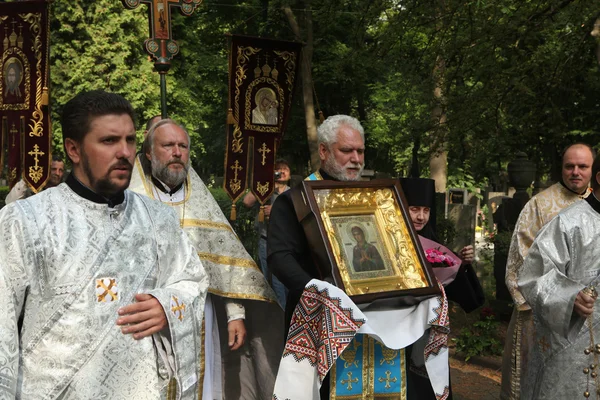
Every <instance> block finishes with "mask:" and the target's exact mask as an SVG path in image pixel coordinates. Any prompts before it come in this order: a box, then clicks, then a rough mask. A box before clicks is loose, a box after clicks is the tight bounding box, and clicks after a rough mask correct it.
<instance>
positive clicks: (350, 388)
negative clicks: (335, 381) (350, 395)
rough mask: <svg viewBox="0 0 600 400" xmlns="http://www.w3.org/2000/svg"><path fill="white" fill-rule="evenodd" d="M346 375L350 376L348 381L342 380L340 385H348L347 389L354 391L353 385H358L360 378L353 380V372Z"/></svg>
mask: <svg viewBox="0 0 600 400" xmlns="http://www.w3.org/2000/svg"><path fill="white" fill-rule="evenodd" d="M346 375H348V379H342V380H341V381H340V383H341V384H342V385H346V384H347V385H348V386H346V389H348V390H352V384H353V383H358V378H354V379H352V372H348V373H347V374H346Z"/></svg>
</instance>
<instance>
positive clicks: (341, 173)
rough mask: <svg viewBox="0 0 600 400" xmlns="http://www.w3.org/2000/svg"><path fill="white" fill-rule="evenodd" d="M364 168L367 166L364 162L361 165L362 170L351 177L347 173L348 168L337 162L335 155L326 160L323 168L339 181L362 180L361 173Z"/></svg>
mask: <svg viewBox="0 0 600 400" xmlns="http://www.w3.org/2000/svg"><path fill="white" fill-rule="evenodd" d="M364 168H365V166H364V164H363V165H361V166H360V171H358V174H356V177H355V178H351V177H349V176H348V175H346V168H344V167H342V166H341V165H338V164H337V163H336V162H335V159H334V158H333V157H329V158H328V159H327V161H325V163H324V164H323V169H324V170H325V172H327V173H328V174H329V175H331V177H333V178H335V179H337V180H338V181H342V182H351V181H358V180H360V175H361V174H362V172H363V169H364Z"/></svg>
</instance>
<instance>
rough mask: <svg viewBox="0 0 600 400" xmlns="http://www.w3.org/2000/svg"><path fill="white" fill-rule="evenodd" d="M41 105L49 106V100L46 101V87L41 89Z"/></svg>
mask: <svg viewBox="0 0 600 400" xmlns="http://www.w3.org/2000/svg"><path fill="white" fill-rule="evenodd" d="M41 100H42V105H43V106H47V105H48V104H50V100H49V99H48V88H47V87H45V86H44V87H43V88H42V99H41Z"/></svg>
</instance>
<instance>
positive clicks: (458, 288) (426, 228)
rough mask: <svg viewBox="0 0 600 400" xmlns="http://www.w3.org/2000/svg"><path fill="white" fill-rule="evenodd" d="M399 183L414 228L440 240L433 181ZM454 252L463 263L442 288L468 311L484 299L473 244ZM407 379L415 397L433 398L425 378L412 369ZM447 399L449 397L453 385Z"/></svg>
mask: <svg viewBox="0 0 600 400" xmlns="http://www.w3.org/2000/svg"><path fill="white" fill-rule="evenodd" d="M400 184H401V186H402V191H403V192H404V197H405V198H406V202H407V204H408V211H409V214H410V219H411V221H412V223H413V226H414V228H415V230H416V231H417V233H418V234H419V235H420V236H423V237H425V238H427V239H429V240H433V241H434V242H438V243H439V242H440V241H439V239H438V237H437V234H436V231H435V222H436V207H435V181H434V180H433V179H426V178H401V179H400ZM440 244H443V243H440ZM457 255H458V256H459V257H460V259H461V260H462V261H463V263H462V265H461V267H460V269H459V271H458V273H457V274H456V277H455V278H454V280H453V281H452V282H450V283H449V284H448V285H446V287H445V288H444V289H445V292H446V296H447V298H448V300H452V301H454V302H456V303H458V304H459V305H460V306H461V307H462V308H463V309H464V310H465V311H466V312H471V311H473V310H475V309H476V308H478V307H480V306H482V305H483V303H484V301H485V298H484V295H483V290H482V288H481V284H480V283H479V280H478V279H477V276H476V275H475V271H474V270H473V267H472V266H471V262H472V261H473V260H474V250H473V246H470V245H469V246H465V247H463V248H462V249H461V251H460V252H459V254H457ZM408 379H409V380H410V381H412V382H413V388H415V389H416V391H417V392H418V393H416V396H415V397H414V398H418V399H428V398H433V399H434V398H435V394H434V393H433V390H431V388H430V387H428V386H427V385H426V384H425V379H426V378H424V377H422V376H419V375H418V374H416V373H415V372H412V371H411V372H409V374H408ZM429 386H430V385H429ZM448 398H449V399H451V398H452V386H450V395H449V397H448Z"/></svg>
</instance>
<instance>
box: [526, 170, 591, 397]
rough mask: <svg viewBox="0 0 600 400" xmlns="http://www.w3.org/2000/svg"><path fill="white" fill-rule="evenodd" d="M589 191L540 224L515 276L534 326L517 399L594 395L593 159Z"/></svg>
mask: <svg viewBox="0 0 600 400" xmlns="http://www.w3.org/2000/svg"><path fill="white" fill-rule="evenodd" d="M592 188H593V193H592V194H591V195H590V196H588V197H587V198H586V199H585V200H584V201H579V202H576V203H575V204H573V205H571V206H569V207H568V208H566V209H565V210H563V211H561V212H560V213H559V214H558V215H557V216H556V217H555V218H554V219H553V220H552V221H550V222H549V223H548V224H547V225H546V226H545V227H544V228H542V230H541V231H540V232H539V234H538V236H537V237H536V238H535V241H534V242H533V245H532V246H531V248H530V249H529V253H528V255H527V257H526V258H525V261H524V264H523V270H522V272H521V274H520V275H519V279H518V285H519V289H520V291H521V293H522V294H523V297H524V299H525V301H526V302H527V304H529V305H530V306H531V310H532V313H533V318H534V323H535V338H534V346H535V348H534V349H533V351H532V352H531V354H530V358H529V365H528V366H527V377H524V379H523V380H522V382H521V397H522V398H524V399H556V400H559V399H560V400H562V399H576V398H594V399H598V398H600V379H599V377H598V373H600V370H599V369H600V363H599V358H600V308H598V307H596V306H595V300H596V297H597V293H598V289H597V288H598V285H599V284H600V201H599V200H598V199H599V198H600V158H596V160H595V161H594V164H593V167H592Z"/></svg>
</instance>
